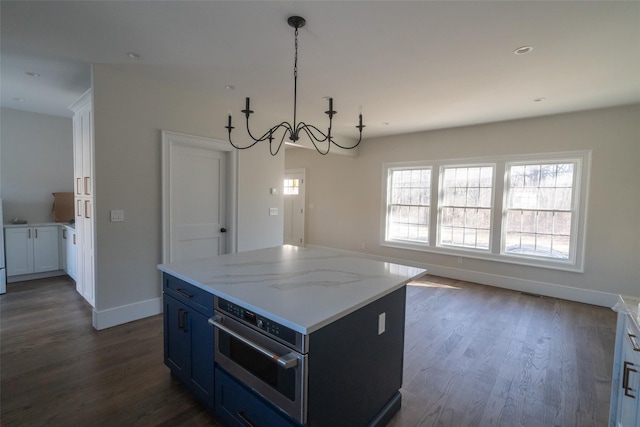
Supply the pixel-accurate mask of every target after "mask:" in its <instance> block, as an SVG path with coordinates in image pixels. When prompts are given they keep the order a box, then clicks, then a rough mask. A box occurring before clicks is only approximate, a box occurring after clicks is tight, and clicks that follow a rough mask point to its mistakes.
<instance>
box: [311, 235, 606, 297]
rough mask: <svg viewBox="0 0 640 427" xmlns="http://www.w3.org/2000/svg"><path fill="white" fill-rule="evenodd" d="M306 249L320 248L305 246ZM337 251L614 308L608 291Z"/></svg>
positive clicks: (439, 273)
mask: <svg viewBox="0 0 640 427" xmlns="http://www.w3.org/2000/svg"><path fill="white" fill-rule="evenodd" d="M307 246H308V247H318V248H320V247H322V246H316V245H307ZM327 249H332V250H339V251H341V252H344V253H345V254H350V255H353V256H358V257H363V258H370V259H376V260H379V261H386V262H393V263H395V264H405V265H410V266H412V267H418V268H424V269H426V270H427V274H432V275H434V276H440V277H446V278H449V279H456V280H464V281H467V282H473V283H479V284H481V285H487V286H495V287H498V288H504V289H510V290H513V291H519V292H526V293H530V294H536V295H544V296H547V297H552V298H560V299H565V300H569V301H575V302H581V303H584V304H592V305H598V306H602V307H613V306H614V305H615V304H616V302H617V301H618V294H613V293H610V292H602V291H594V290H591V289H581V288H575V287H573V286H565V285H559V284H556V283H546V282H538V281H534V280H526V279H519V278H517V277H509V276H500V275H497V274H490V273H483V272H478V271H471V270H463V269H459V268H451V267H443V266H440V265H434V264H426V263H420V262H415V261H409V260H404V259H398V258H389V257H383V256H379V255H373V254H367V253H363V252H354V251H347V250H344V249H336V248H327Z"/></svg>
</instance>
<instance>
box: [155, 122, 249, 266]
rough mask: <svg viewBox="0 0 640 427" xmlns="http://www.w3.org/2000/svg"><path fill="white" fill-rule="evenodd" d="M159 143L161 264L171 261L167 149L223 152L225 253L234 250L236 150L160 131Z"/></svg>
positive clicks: (216, 142)
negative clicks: (225, 216) (189, 147)
mask: <svg viewBox="0 0 640 427" xmlns="http://www.w3.org/2000/svg"><path fill="white" fill-rule="evenodd" d="M161 136H162V138H161V140H162V262H163V263H167V262H169V260H170V259H171V244H170V242H171V203H170V201H171V186H170V185H169V184H170V182H171V176H170V173H171V167H170V166H171V155H170V153H171V148H172V147H173V146H175V145H187V146H191V147H200V148H209V149H211V148H213V149H215V150H218V151H225V152H227V200H226V208H227V209H226V211H227V212H226V215H227V227H226V228H227V238H226V248H225V252H226V253H235V252H237V250H238V249H237V248H238V226H237V225H238V150H236V149H234V148H233V147H232V146H231V144H229V142H228V141H222V140H218V139H211V138H205V137H202V136H195V135H188V134H185V133H179V132H171V131H167V130H161Z"/></svg>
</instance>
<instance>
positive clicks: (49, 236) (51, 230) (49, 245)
mask: <svg viewBox="0 0 640 427" xmlns="http://www.w3.org/2000/svg"><path fill="white" fill-rule="evenodd" d="M58 230H59V228H58V227H57V226H51V227H35V228H33V229H32V233H31V234H32V236H33V271H34V272H35V273H42V272H45V271H54V270H59V269H60V258H59V254H58V247H59V244H58Z"/></svg>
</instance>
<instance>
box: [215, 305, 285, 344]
mask: <svg viewBox="0 0 640 427" xmlns="http://www.w3.org/2000/svg"><path fill="white" fill-rule="evenodd" d="M217 308H218V310H220V311H223V312H225V313H227V314H229V315H230V316H232V317H234V318H236V319H238V320H241V321H243V322H244V323H248V324H249V325H251V326H253V327H255V328H258V329H260V330H262V331H263V332H265V333H267V334H268V335H271V336H273V337H276V338H279V339H280V340H282V341H285V342H287V343H289V344H291V345H294V346H295V345H296V332H295V331H294V330H293V329H291V328H288V327H286V326H283V325H281V324H280V323H277V322H274V321H273V320H271V319H268V318H266V317H264V316H260V315H259V314H256V313H254V312H252V311H249V310H247V309H246V308H244V307H241V306H239V305H238V304H234V303H232V302H231V301H227V300H225V299H223V298H218V303H217Z"/></svg>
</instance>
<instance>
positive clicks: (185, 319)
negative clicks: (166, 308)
mask: <svg viewBox="0 0 640 427" xmlns="http://www.w3.org/2000/svg"><path fill="white" fill-rule="evenodd" d="M188 316H189V312H188V311H187V310H184V311H183V312H182V330H183V331H185V332H189V327H188V320H189V317H188Z"/></svg>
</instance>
